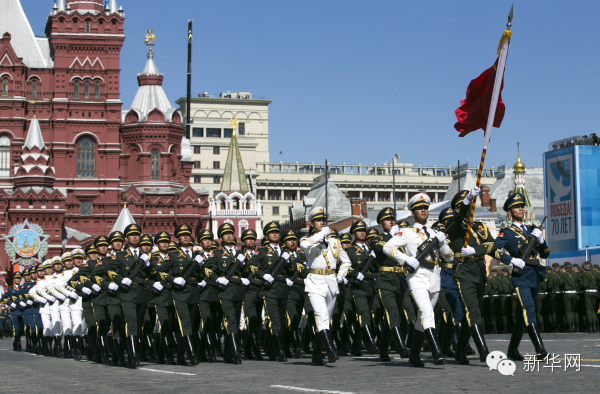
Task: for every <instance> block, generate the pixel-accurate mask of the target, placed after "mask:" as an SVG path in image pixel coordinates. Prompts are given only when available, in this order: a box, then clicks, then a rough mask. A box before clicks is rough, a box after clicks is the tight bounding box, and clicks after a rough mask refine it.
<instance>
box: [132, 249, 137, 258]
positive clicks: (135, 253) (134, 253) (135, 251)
mask: <svg viewBox="0 0 600 394" xmlns="http://www.w3.org/2000/svg"><path fill="white" fill-rule="evenodd" d="M133 255H134V256H135V258H136V259H137V258H138V252H137V250H134V251H133Z"/></svg>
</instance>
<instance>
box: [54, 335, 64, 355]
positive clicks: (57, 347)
mask: <svg viewBox="0 0 600 394" xmlns="http://www.w3.org/2000/svg"><path fill="white" fill-rule="evenodd" d="M62 355H63V348H62V337H61V336H60V335H55V336H54V357H62Z"/></svg>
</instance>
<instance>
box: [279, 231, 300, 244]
mask: <svg viewBox="0 0 600 394" xmlns="http://www.w3.org/2000/svg"><path fill="white" fill-rule="evenodd" d="M289 239H298V236H297V235H296V233H295V232H294V230H288V231H286V232H285V234H283V237H282V239H281V242H285V241H287V240H289Z"/></svg>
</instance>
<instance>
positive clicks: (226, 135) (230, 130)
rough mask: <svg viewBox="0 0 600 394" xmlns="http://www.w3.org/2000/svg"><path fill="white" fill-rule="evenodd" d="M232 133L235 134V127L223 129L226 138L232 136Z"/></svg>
mask: <svg viewBox="0 0 600 394" xmlns="http://www.w3.org/2000/svg"><path fill="white" fill-rule="evenodd" d="M231 134H233V129H225V130H223V136H224V137H225V138H231Z"/></svg>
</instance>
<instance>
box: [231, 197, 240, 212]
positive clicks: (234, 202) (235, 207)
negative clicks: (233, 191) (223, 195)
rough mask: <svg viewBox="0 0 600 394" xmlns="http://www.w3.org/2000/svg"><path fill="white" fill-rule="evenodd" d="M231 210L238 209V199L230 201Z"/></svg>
mask: <svg viewBox="0 0 600 394" xmlns="http://www.w3.org/2000/svg"><path fill="white" fill-rule="evenodd" d="M231 209H240V199H239V198H237V197H236V198H234V199H233V200H231Z"/></svg>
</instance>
